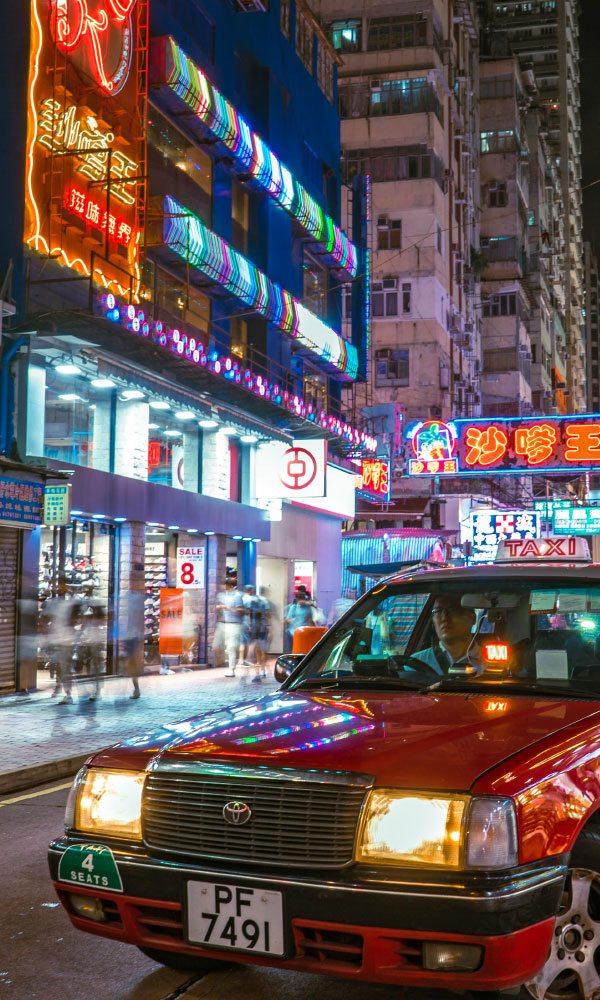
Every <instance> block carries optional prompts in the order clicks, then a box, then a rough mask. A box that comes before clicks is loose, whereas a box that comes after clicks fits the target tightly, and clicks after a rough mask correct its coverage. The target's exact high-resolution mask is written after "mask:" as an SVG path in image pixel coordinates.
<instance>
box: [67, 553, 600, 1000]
mask: <svg viewBox="0 0 600 1000" xmlns="http://www.w3.org/2000/svg"><path fill="white" fill-rule="evenodd" d="M581 545H585V543H583V542H580V541H579V540H574V539H547V540H543V541H539V540H538V541H535V542H526V541H525V542H523V541H520V542H508V543H506V545H505V547H504V553H503V557H504V558H505V560H506V562H505V563H504V564H501V563H499V564H497V565H494V566H483V567H482V566H479V567H473V568H467V569H445V570H439V571H433V572H427V573H422V574H417V575H415V576H413V577H410V578H402V579H394V578H391V579H388V580H387V581H385V582H382V583H380V584H379V585H378V586H376V587H374V588H373V589H372V590H371V591H370V592H369V593H368V594H367V595H366V596H364V597H363V598H361V599H360V600H359V601H358V602H357V603H356V604H355V605H354V607H353V608H352V609H351V610H350V611H349V612H348V613H347V614H346V615H345V616H344V617H343V618H342V619H341V620H340V621H339V622H338V623H337V624H336V625H334V626H333V628H331V629H330V630H329V631H328V632H327V634H326V635H325V636H324V637H323V638H322V639H321V641H320V642H319V643H318V644H317V645H316V646H315V648H314V649H313V650H312V651H311V652H309V653H308V654H307V655H306V656H304V657H303V658H302V657H301V658H298V659H297V660H296V661H294V662H293V664H292V665H293V668H294V669H293V670H292V672H291V675H290V676H287V677H286V678H285V680H284V682H283V684H282V687H281V689H280V690H279V691H277V692H276V693H274V694H270V695H267V696H265V697H263V698H260V699H259V700H257V701H252V702H247V703H244V704H237V705H234V706H233V707H231V708H225V709H223V710H221V711H217V712H211V713H210V714H206V715H200V716H198V717H195V718H191V719H188V720H186V721H184V722H180V723H177V724H165V725H164V726H162V727H161V728H160V729H158V730H156V731H155V732H152V733H147V734H144V735H141V736H136V737H134V738H132V739H128V740H126V741H124V742H122V743H120V744H118V745H116V746H113V747H111V748H109V749H107V750H104V751H102V752H100V753H97V754H95V755H94V756H93V757H91V758H90V759H89V760H88V761H87V763H86V765H85V767H84V768H83V769H82V770H81V771H80V773H79V774H78V776H77V778H76V780H75V783H74V785H73V789H72V792H71V795H70V798H69V803H68V806H67V811H66V819H65V833H64V836H62V837H59V838H58V839H57V840H55V841H54V842H53V843H52V844H51V846H50V849H49V860H50V870H51V874H52V879H53V881H54V884H55V887H56V891H57V893H58V895H59V898H60V900H61V901H62V903H63V905H64V907H65V908H66V910H67V912H68V914H69V917H70V919H71V921H72V922H73V924H74V925H75V926H76V927H78V928H80V929H81V930H84V931H88V932H91V933H93V934H100V935H103V936H105V937H110V938H113V939H114V940H117V941H124V942H129V943H131V944H133V945H137V946H138V947H139V948H141V949H142V951H144V952H145V953H146V954H147V955H150V956H151V957H153V958H154V959H157V960H159V961H160V962H163V963H164V964H166V965H171V966H176V967H179V968H192V969H200V970H203V969H213V968H214V969H218V968H219V967H225V965H226V963H231V962H238V963H252V964H258V965H267V966H276V967H278V968H281V969H290V970H300V971H303V972H315V973H324V974H327V975H335V976H340V977H343V978H346V979H358V980H369V981H373V982H380V983H390V984H407V985H411V984H412V985H415V986H420V987H424V986H429V987H430V988H447V989H454V990H458V991H460V990H463V991H465V990H470V991H477V990H480V991H490V992H492V993H495V991H497V990H502V989H507V988H512V987H518V986H520V985H521V984H524V985H525V987H526V989H527V990H528V992H529V994H530V995H531V996H533V997H535V998H537V1000H543V998H546V1000H549V998H567V997H568V998H570V1000H574V998H581V1000H592V998H593V997H595V996H596V995H597V994H598V991H599V990H600V980H599V976H598V969H599V968H600V963H599V959H600V812H599V811H598V807H599V805H600V567H598V566H593V565H590V564H589V560H588V564H585V563H584V562H583V561H582V559H581V552H580V546H581ZM290 666H291V664H290V658H280V661H278V667H277V674H278V676H279V679H282V678H283V677H284V676H285V672H286V669H289V667H290ZM598 995H600V994H598Z"/></svg>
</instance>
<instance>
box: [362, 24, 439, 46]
mask: <svg viewBox="0 0 600 1000" xmlns="http://www.w3.org/2000/svg"><path fill="white" fill-rule="evenodd" d="M414 45H427V21H426V20H425V18H415V17H411V16H410V15H408V16H404V17H402V16H400V17H372V18H371V19H370V21H369V33H368V35H367V49H368V50H369V52H376V51H382V50H383V49H404V48H411V47H412V46H414Z"/></svg>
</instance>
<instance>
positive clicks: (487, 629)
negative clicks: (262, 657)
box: [292, 576, 600, 696]
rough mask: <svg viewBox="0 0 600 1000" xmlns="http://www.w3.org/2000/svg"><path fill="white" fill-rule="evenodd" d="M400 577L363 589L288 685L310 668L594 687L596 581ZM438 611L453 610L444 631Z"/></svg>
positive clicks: (597, 668) (599, 674)
mask: <svg viewBox="0 0 600 1000" xmlns="http://www.w3.org/2000/svg"><path fill="white" fill-rule="evenodd" d="M407 584H408V581H406V582H405V583H404V584H402V585H395V586H394V585H393V584H386V585H383V586H381V587H379V588H376V589H375V591H371V593H370V594H369V595H367V597H366V598H364V599H363V601H361V602H359V604H358V605H356V606H355V607H354V608H353V609H352V611H351V612H350V613H349V615H347V616H346V617H345V618H344V619H342V620H341V621H340V622H339V623H338V626H337V627H335V628H334V629H332V630H331V632H330V633H329V634H328V636H327V637H326V638H325V640H324V641H323V643H321V644H320V645H319V646H318V647H317V649H315V651H314V652H313V654H312V655H311V656H309V657H308V658H307V659H306V660H305V661H304V664H303V665H302V669H300V670H299V671H298V672H296V673H295V674H294V677H293V680H292V686H293V687H295V686H296V684H305V683H306V682H307V681H310V680H311V679H314V680H315V681H316V680H317V678H319V677H320V678H322V679H325V678H327V679H328V680H332V679H333V678H339V679H342V678H343V679H344V680H345V681H346V682H353V679H356V681H359V680H360V681H362V682H363V683H367V684H369V682H372V683H376V682H384V681H388V682H394V680H395V681H398V682H399V681H401V682H404V683H405V684H407V686H411V685H412V684H419V685H427V684H431V683H433V682H442V681H448V682H451V681H452V682H456V683H458V682H460V681H461V680H470V681H471V682H472V681H476V682H481V683H485V682H490V681H494V682H503V683H507V684H510V683H515V682H518V683H521V684H524V685H526V686H534V687H535V688H536V690H539V689H542V688H546V689H547V688H549V687H553V688H554V689H555V690H556V687H557V686H558V687H560V688H562V689H565V693H569V689H571V688H573V687H574V686H575V685H576V687H577V689H578V690H577V693H578V694H587V695H588V696H594V694H598V693H600V581H599V584H598V585H597V586H595V585H594V583H593V582H592V583H588V584H587V586H583V587H582V586H575V585H572V582H571V581H569V580H568V579H567V580H565V581H564V582H562V583H560V584H559V583H556V578H552V582H551V581H550V580H548V579H547V578H542V579H535V578H528V579H527V578H526V579H523V578H521V579H518V578H515V576H512V577H509V578H505V579H498V578H493V579H489V580H485V578H482V577H478V578H476V579H473V580H465V579H463V580H461V581H460V582H458V581H448V582H445V581H444V582H443V583H439V584H438V583H433V581H432V583H431V584H430V585H429V586H426V585H425V584H421V585H417V584H413V585H412V587H410V586H408V585H407ZM440 608H442V610H441V612H440ZM438 614H439V615H440V616H441V617H444V618H450V619H452V618H454V619H455V620H456V623H457V624H456V628H455V629H454V634H451V635H450V640H452V641H449V640H448V636H447V635H446V636H445V635H444V634H442V635H440V634H439V629H436V623H435V621H434V619H435V617H436V615H438ZM461 629H462V632H461ZM442 632H443V630H442ZM450 632H451V633H452V629H450ZM461 635H462V640H461ZM445 640H446V641H445ZM449 649H450V650H451V652H449V651H448V650H449ZM571 693H573V692H571Z"/></svg>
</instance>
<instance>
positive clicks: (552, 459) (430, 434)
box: [406, 414, 600, 476]
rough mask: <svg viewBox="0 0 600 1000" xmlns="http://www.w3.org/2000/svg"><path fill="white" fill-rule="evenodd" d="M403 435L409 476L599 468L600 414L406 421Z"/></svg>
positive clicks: (520, 472)
mask: <svg viewBox="0 0 600 1000" xmlns="http://www.w3.org/2000/svg"><path fill="white" fill-rule="evenodd" d="M444 428H445V430H444ZM452 437H454V441H453V444H452V448H451V449H450V448H449V447H448V446H447V445H449V444H450V442H451V438H452ZM406 438H407V441H408V442H409V445H410V447H409V453H408V455H407V467H408V469H407V471H408V474H409V475H412V476H415V475H420V476H431V475H442V476H444V475H459V476H468V475H471V476H473V475H481V474H484V473H487V474H493V475H502V474H512V475H522V474H523V473H524V472H527V473H528V474H530V475H535V474H536V473H538V474H543V475H546V474H547V473H548V472H572V471H579V472H593V471H598V470H599V469H600V414H584V415H581V416H571V417H563V416H544V417H514V418H510V417H509V418H497V419H487V420H486V419H477V420H454V421H452V423H449V424H442V423H441V422H439V421H427V423H422V422H421V423H418V424H414V425H412V426H410V427H407V428H406ZM451 456H452V457H451Z"/></svg>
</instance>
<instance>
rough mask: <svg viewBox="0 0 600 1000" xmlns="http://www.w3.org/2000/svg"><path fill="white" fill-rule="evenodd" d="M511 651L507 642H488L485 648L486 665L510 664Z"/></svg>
mask: <svg viewBox="0 0 600 1000" xmlns="http://www.w3.org/2000/svg"><path fill="white" fill-rule="evenodd" d="M508 656H509V649H508V646H507V645H506V643H505V642H488V643H486V645H485V646H484V647H483V658H484V660H485V662H486V663H508Z"/></svg>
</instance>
